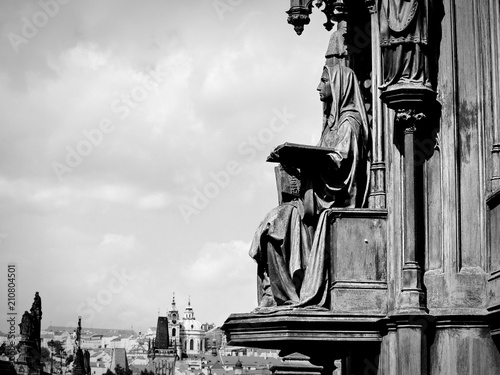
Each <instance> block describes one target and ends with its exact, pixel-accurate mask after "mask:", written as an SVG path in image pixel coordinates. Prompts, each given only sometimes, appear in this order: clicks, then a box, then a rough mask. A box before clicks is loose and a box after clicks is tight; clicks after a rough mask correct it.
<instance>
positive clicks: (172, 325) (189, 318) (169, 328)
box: [154, 294, 206, 358]
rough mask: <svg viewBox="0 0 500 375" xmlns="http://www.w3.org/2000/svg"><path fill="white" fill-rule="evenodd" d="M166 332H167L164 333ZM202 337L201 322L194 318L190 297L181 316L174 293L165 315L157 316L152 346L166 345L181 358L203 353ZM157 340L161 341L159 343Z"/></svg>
mask: <svg viewBox="0 0 500 375" xmlns="http://www.w3.org/2000/svg"><path fill="white" fill-rule="evenodd" d="M167 332H168V334H165V333H167ZM204 338H205V334H204V330H203V328H202V324H201V323H200V322H199V321H198V320H196V318H195V315H194V310H193V308H192V306H191V299H189V300H188V305H187V306H186V308H185V310H184V314H183V315H182V317H181V315H180V314H179V311H178V310H177V305H176V303H175V294H174V296H173V297H172V304H171V307H170V310H168V312H167V315H166V316H158V324H157V327H156V340H155V341H156V343H155V345H154V346H156V347H158V346H167V347H168V348H169V349H173V350H175V352H176V354H177V355H178V356H179V358H183V357H186V356H191V355H199V354H202V353H204V352H205V350H206V348H205V339H204ZM159 340H160V341H162V342H161V343H160V342H159ZM164 349H167V348H166V347H165V348H164Z"/></svg>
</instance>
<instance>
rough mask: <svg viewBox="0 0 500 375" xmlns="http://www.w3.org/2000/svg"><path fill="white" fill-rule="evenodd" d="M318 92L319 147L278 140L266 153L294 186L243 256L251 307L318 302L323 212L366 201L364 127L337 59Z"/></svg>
mask: <svg viewBox="0 0 500 375" xmlns="http://www.w3.org/2000/svg"><path fill="white" fill-rule="evenodd" d="M318 91H319V94H320V99H321V101H322V102H323V105H324V111H323V131H322V134H321V139H320V141H319V143H318V146H316V147H312V146H302V145H290V144H285V145H282V146H280V147H278V148H277V149H275V151H273V153H272V154H271V156H270V157H269V158H268V161H279V162H280V163H281V165H282V167H283V169H284V170H285V171H287V172H288V173H289V174H291V175H293V176H295V178H296V179H297V180H298V184H297V185H299V186H298V187H297V195H296V196H293V194H290V195H288V197H289V199H285V200H284V201H282V203H281V204H280V205H279V206H278V207H276V208H274V209H273V210H272V211H271V212H269V213H268V215H267V216H266V217H265V219H264V220H263V221H262V223H261V224H260V226H259V227H258V229H257V231H256V233H255V237H254V239H253V243H252V245H251V248H250V256H251V257H252V258H253V259H255V260H256V261H257V264H258V288H259V307H258V308H257V310H256V312H266V311H274V310H276V309H288V308H296V307H308V308H313V307H315V308H323V307H325V304H326V302H327V296H328V286H329V272H328V271H329V249H328V244H327V231H328V221H327V217H328V213H329V212H331V210H332V209H335V208H355V207H358V208H359V207H364V205H365V203H366V201H367V193H368V184H369V172H370V131H369V127H368V121H367V117H366V113H365V107H364V103H363V98H362V96H361V92H360V89H359V85H358V81H357V79H356V76H355V74H354V72H353V71H352V70H351V69H350V68H347V67H344V66H340V65H335V66H331V65H328V66H325V68H324V70H323V75H322V77H321V82H320V84H319V86H318Z"/></svg>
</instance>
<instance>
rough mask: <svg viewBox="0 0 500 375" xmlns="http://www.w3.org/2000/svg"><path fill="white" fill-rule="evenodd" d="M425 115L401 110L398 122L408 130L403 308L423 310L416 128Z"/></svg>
mask: <svg viewBox="0 0 500 375" xmlns="http://www.w3.org/2000/svg"><path fill="white" fill-rule="evenodd" d="M423 119H425V115H424V114H423V113H422V112H419V111H417V110H414V109H407V110H402V109H401V110H398V112H397V113H396V126H399V127H402V128H403V132H404V142H403V143H404V151H403V153H404V172H403V175H404V187H403V189H404V191H403V198H404V203H403V205H404V210H403V212H404V226H403V232H404V235H403V244H404V245H403V249H402V251H403V262H404V264H403V269H402V283H401V294H400V299H399V309H398V310H399V311H401V312H419V311H423V310H424V309H425V306H424V293H423V290H422V270H421V267H420V264H419V262H418V259H419V256H418V254H417V251H419V246H418V241H419V235H418V234H419V231H418V229H419V228H418V226H419V225H421V220H419V219H418V218H417V204H418V202H417V198H416V197H417V194H416V190H415V186H416V179H415V171H416V170H415V168H416V166H415V132H416V131H417V125H418V124H419V123H420V122H421V121H422V120H423Z"/></svg>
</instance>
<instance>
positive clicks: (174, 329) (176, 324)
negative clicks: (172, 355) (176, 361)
mask: <svg viewBox="0 0 500 375" xmlns="http://www.w3.org/2000/svg"><path fill="white" fill-rule="evenodd" d="M167 318H168V333H169V337H170V346H171V348H173V349H174V350H175V352H176V354H177V355H178V356H179V358H181V356H182V345H181V322H180V319H179V311H178V310H177V306H176V304H175V293H174V294H173V296H172V306H171V308H170V310H169V311H168V313H167Z"/></svg>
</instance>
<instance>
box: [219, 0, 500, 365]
mask: <svg viewBox="0 0 500 375" xmlns="http://www.w3.org/2000/svg"><path fill="white" fill-rule="evenodd" d="M314 5H316V6H317V7H320V8H322V11H323V12H324V13H325V15H326V17H327V22H326V23H325V27H326V29H327V30H332V29H333V30H334V31H333V33H332V37H331V40H330V45H329V47H328V51H327V54H326V63H325V66H326V67H325V70H324V73H323V76H322V77H321V82H320V85H319V86H318V91H319V92H320V99H321V100H322V101H323V115H324V118H323V124H322V126H323V133H322V136H321V139H320V142H319V144H318V145H317V146H306V145H297V144H284V145H281V146H278V147H277V148H276V149H275V150H274V151H273V152H272V153H271V155H270V156H269V158H268V161H269V162H276V163H280V165H279V166H278V167H277V168H276V173H277V182H278V193H279V194H278V196H279V197H278V203H279V205H278V206H277V207H276V208H274V209H273V210H271V211H270V213H269V214H268V215H267V216H266V217H265V218H264V220H263V221H262V223H261V224H260V226H259V227H258V229H257V231H256V235H255V237H254V240H253V243H252V246H251V249H250V255H251V257H252V258H253V259H255V260H256V262H257V273H258V291H259V293H258V295H259V298H258V306H257V308H256V309H255V310H254V311H253V312H251V313H244V314H232V315H231V316H230V317H229V318H228V319H227V320H226V322H225V324H224V326H223V329H224V330H225V331H226V334H227V336H228V342H229V344H232V345H242V346H253V347H264V348H274V349H280V350H281V354H280V355H281V356H282V357H283V358H284V362H283V365H282V366H276V367H275V368H274V370H273V371H274V373H276V374H278V373H279V374H287V373H288V374H292V373H293V374H308V373H309V374H310V373H321V374H325V375H326V374H332V372H333V370H334V369H335V364H334V361H335V360H339V361H340V365H339V367H340V368H341V369H340V370H341V372H342V374H350V375H354V374H388V375H400V374H405V375H407V374H410V375H413V374H415V375H417V374H418V375H423V374H432V375H437V374H459V373H473V374H497V373H500V351H499V348H500V281H499V280H500V250H499V249H500V230H499V229H498V228H499V225H500V209H499V207H500V183H499V181H500V178H499V177H498V176H500V172H499V171H500V167H499V165H500V162H499V160H500V156H499V155H500V151H499V150H500V146H499V144H500V141H499V139H500V136H499V134H500V131H499V130H498V129H500V105H498V103H500V84H499V82H500V52H499V51H500V34H499V33H498V30H497V28H495V27H493V28H492V26H491V25H498V24H500V5H499V3H498V1H497V0H404V1H403V0H377V1H375V0H366V1H364V0H339V1H333V0H316V1H314ZM312 7H313V1H312V0H291V8H290V10H289V11H288V12H287V13H288V22H289V23H291V24H292V25H293V26H294V27H295V30H296V31H297V33H298V34H300V33H302V32H303V31H304V26H305V25H307V24H308V23H309V14H310V13H311V12H312ZM358 82H359V85H358ZM337 363H339V362H338V361H337Z"/></svg>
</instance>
